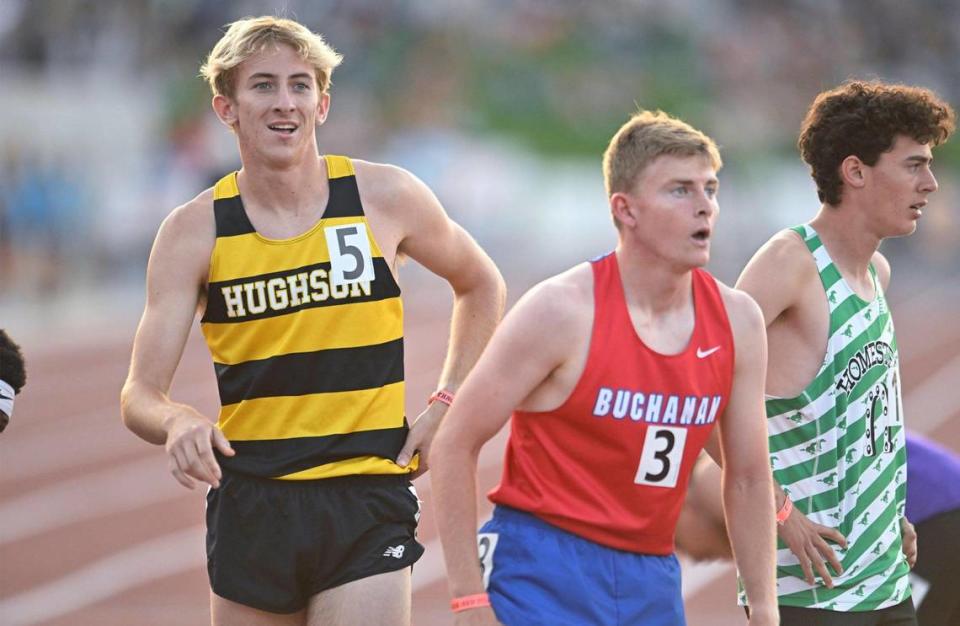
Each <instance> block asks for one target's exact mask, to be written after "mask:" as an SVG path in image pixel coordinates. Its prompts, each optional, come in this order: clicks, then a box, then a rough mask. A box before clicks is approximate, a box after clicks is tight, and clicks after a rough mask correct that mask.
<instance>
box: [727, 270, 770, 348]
mask: <svg viewBox="0 0 960 626" xmlns="http://www.w3.org/2000/svg"><path fill="white" fill-rule="evenodd" d="M717 288H718V289H719V291H720V297H721V298H722V299H723V306H724V308H725V309H726V311H727V317H728V318H729V319H730V326H731V328H733V331H734V334H735V335H736V334H737V332H738V330H743V331H746V332H755V331H758V330H763V328H764V323H763V313H762V312H761V311H760V306H759V305H758V304H757V302H756V300H754V299H753V297H752V296H751V295H750V294H748V293H747V292H746V291H743V290H742V289H736V288H734V287H730V286H729V285H726V284H724V283H722V282H720V281H719V280H718V281H717Z"/></svg>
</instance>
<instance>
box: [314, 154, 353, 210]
mask: <svg viewBox="0 0 960 626" xmlns="http://www.w3.org/2000/svg"><path fill="white" fill-rule="evenodd" d="M324 159H325V160H326V162H327V179H328V182H329V184H330V200H329V201H328V202H327V210H326V211H325V212H324V214H323V216H324V217H325V218H327V217H360V216H362V215H363V205H362V204H361V203H360V189H359V188H358V187H357V176H356V172H355V171H354V169H353V161H351V160H350V159H349V158H348V157H345V156H340V155H336V154H328V155H326V156H324Z"/></svg>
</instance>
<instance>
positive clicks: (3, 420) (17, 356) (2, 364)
mask: <svg viewBox="0 0 960 626" xmlns="http://www.w3.org/2000/svg"><path fill="white" fill-rule="evenodd" d="M25 384H27V371H26V369H25V367H24V362H23V354H22V353H21V352H20V346H18V345H17V344H16V343H14V342H13V339H11V338H10V335H8V334H7V331H5V330H3V329H2V328H0V432H3V429H5V428H6V427H7V424H9V423H10V418H11V417H13V397H14V396H15V395H17V394H18V393H20V390H21V389H23V386H24V385H25Z"/></svg>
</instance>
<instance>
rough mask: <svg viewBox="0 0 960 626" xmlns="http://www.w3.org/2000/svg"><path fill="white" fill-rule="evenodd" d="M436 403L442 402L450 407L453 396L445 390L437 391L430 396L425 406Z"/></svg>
mask: <svg viewBox="0 0 960 626" xmlns="http://www.w3.org/2000/svg"><path fill="white" fill-rule="evenodd" d="M437 401H439V402H442V403H443V404H446V405H447V406H450V405H451V404H453V394H452V393H450V392H449V391H447V390H446V389H437V390H436V391H434V392H433V393H432V394H430V399H429V400H427V406H429V405H431V404H433V403H434V402H437Z"/></svg>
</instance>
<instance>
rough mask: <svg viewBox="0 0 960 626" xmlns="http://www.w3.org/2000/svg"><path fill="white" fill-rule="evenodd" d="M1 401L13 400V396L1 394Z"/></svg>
mask: <svg viewBox="0 0 960 626" xmlns="http://www.w3.org/2000/svg"><path fill="white" fill-rule="evenodd" d="M0 400H13V396H8V395H4V393H3V392H0Z"/></svg>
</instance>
